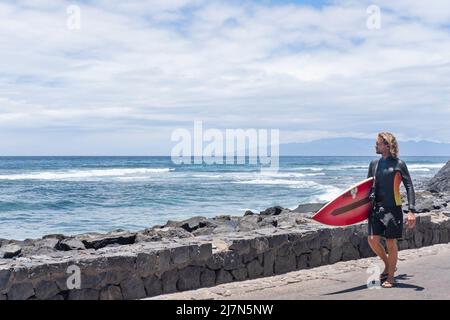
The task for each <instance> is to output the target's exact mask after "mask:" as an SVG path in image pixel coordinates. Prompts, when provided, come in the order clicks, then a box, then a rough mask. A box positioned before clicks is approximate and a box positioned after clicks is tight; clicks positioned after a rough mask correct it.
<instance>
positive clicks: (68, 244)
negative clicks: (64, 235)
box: [56, 238, 86, 251]
mask: <svg viewBox="0 0 450 320" xmlns="http://www.w3.org/2000/svg"><path fill="white" fill-rule="evenodd" d="M56 249H58V250H61V251H70V250H84V249H86V247H85V246H84V244H83V242H81V241H80V240H78V239H74V238H72V239H70V238H69V239H64V240H61V241H59V242H58V244H57V245H56Z"/></svg>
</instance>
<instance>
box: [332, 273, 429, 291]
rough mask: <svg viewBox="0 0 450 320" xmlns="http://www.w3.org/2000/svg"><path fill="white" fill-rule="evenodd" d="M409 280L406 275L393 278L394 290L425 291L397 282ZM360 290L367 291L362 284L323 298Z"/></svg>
mask: <svg viewBox="0 0 450 320" xmlns="http://www.w3.org/2000/svg"><path fill="white" fill-rule="evenodd" d="M411 278H412V276H410V275H407V274H400V275H398V276H396V277H395V280H396V284H395V288H400V289H414V290H415V291H423V290H425V288H424V287H420V286H416V285H414V284H409V283H402V282H398V281H399V280H409V279H411ZM360 290H369V289H368V288H367V285H366V284H364V285H362V286H358V287H354V288H349V289H345V290H341V291H336V292H330V293H326V294H324V296H331V295H335V294H341V293H349V292H355V291H360Z"/></svg>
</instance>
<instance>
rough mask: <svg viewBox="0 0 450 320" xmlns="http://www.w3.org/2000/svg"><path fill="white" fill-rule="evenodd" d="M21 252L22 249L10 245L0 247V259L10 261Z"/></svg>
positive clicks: (12, 244)
mask: <svg viewBox="0 0 450 320" xmlns="http://www.w3.org/2000/svg"><path fill="white" fill-rule="evenodd" d="M21 252H22V247H21V246H19V245H17V244H14V243H10V244H6V245H3V246H2V247H0V259H11V258H14V257H16V256H18V255H19V254H20V253H21Z"/></svg>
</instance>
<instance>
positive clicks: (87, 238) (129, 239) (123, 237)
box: [78, 232, 136, 250]
mask: <svg viewBox="0 0 450 320" xmlns="http://www.w3.org/2000/svg"><path fill="white" fill-rule="evenodd" d="M78 240H81V241H82V242H83V244H84V246H85V247H86V249H96V250H97V249H100V248H104V247H106V246H109V245H126V244H133V243H135V241H136V234H135V233H128V232H119V233H115V232H111V233H108V234H106V235H97V234H95V235H83V236H80V237H79V238H78Z"/></svg>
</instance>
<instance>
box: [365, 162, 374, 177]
mask: <svg viewBox="0 0 450 320" xmlns="http://www.w3.org/2000/svg"><path fill="white" fill-rule="evenodd" d="M373 163H374V162H373V161H371V162H370V164H369V172H367V179H369V178H372V177H373Z"/></svg>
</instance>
